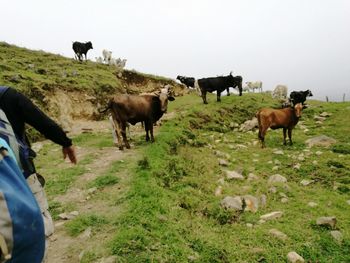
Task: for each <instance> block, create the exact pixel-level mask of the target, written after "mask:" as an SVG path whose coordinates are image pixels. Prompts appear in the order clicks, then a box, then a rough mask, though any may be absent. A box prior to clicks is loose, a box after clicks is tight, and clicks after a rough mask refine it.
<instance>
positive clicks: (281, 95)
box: [272, 85, 288, 99]
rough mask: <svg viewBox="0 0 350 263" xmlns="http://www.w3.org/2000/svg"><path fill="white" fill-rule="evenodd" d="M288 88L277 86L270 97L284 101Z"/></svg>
mask: <svg viewBox="0 0 350 263" xmlns="http://www.w3.org/2000/svg"><path fill="white" fill-rule="evenodd" d="M287 93H288V88H287V86H285V85H277V86H276V88H275V89H274V90H273V92H272V97H273V98H277V99H286V98H287Z"/></svg>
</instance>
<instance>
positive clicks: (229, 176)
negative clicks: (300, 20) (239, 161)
mask: <svg viewBox="0 0 350 263" xmlns="http://www.w3.org/2000/svg"><path fill="white" fill-rule="evenodd" d="M226 178H227V179H228V180H244V176H243V175H242V174H240V173H238V172H236V171H226Z"/></svg>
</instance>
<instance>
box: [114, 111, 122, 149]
mask: <svg viewBox="0 0 350 263" xmlns="http://www.w3.org/2000/svg"><path fill="white" fill-rule="evenodd" d="M112 116H113V122H114V127H115V133H116V135H117V139H118V146H119V150H123V148H124V146H123V142H122V140H121V130H120V124H119V121H117V120H116V118H115V114H114V112H113V111H112Z"/></svg>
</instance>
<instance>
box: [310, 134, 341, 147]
mask: <svg viewBox="0 0 350 263" xmlns="http://www.w3.org/2000/svg"><path fill="white" fill-rule="evenodd" d="M336 142H337V141H336V140H335V139H333V138H331V137H328V136H325V135H321V136H317V137H313V138H311V139H308V140H306V141H305V144H307V146H308V147H312V146H323V147H328V146H330V145H332V144H334V143H336Z"/></svg>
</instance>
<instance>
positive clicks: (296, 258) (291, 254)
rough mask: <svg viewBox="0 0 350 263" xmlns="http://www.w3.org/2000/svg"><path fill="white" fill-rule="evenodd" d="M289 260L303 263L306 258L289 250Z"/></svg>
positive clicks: (292, 262)
mask: <svg viewBox="0 0 350 263" xmlns="http://www.w3.org/2000/svg"><path fill="white" fill-rule="evenodd" d="M287 260H288V262H291V263H303V262H305V260H304V259H303V258H302V257H301V256H300V255H299V254H298V253H297V252H294V251H292V252H289V253H288V255H287Z"/></svg>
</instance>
